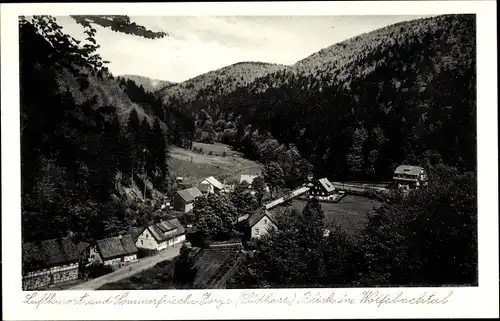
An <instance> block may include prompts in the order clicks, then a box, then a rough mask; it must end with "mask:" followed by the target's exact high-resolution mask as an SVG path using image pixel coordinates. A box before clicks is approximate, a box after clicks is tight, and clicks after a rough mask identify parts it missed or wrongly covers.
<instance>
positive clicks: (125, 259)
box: [123, 254, 137, 262]
mask: <svg viewBox="0 0 500 321" xmlns="http://www.w3.org/2000/svg"><path fill="white" fill-rule="evenodd" d="M135 260H137V254H131V255H126V256H124V257H123V262H132V261H135Z"/></svg>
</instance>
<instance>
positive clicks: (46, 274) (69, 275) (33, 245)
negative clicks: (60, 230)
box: [22, 238, 80, 290]
mask: <svg viewBox="0 0 500 321" xmlns="http://www.w3.org/2000/svg"><path fill="white" fill-rule="evenodd" d="M79 260H80V256H79V254H78V248H77V245H76V244H75V243H73V241H71V239H70V238H60V239H51V240H44V241H40V242H30V243H24V244H23V258H22V273H23V282H22V283H23V290H34V289H40V288H45V287H48V286H49V285H53V284H58V283H62V282H66V281H71V280H76V279H78V270H79Z"/></svg>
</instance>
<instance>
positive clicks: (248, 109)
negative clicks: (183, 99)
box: [191, 15, 476, 179]
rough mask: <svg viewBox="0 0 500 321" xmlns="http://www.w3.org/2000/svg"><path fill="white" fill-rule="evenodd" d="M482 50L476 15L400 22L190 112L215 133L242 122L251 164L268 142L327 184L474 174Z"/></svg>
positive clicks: (202, 98) (206, 98) (242, 144)
mask: <svg viewBox="0 0 500 321" xmlns="http://www.w3.org/2000/svg"><path fill="white" fill-rule="evenodd" d="M475 48H476V45H475V16H474V15H444V16H437V17H432V18H426V19H419V20H415V21H408V22H402V23H398V24H395V25H392V26H388V27H386V28H383V29H380V30H376V31H373V32H371V33H367V34H364V35H360V36H358V37H355V38H352V39H349V40H347V41H344V42H342V43H339V44H336V45H333V46H331V47H329V48H326V49H324V50H321V51H320V52H318V53H316V54H313V55H311V56H310V57H307V58H306V59H304V60H301V61H299V62H298V63H297V64H295V65H293V66H291V67H288V68H284V69H280V70H278V71H276V72H274V73H268V74H266V75H265V76H263V77H261V78H258V79H256V80H255V81H254V82H252V83H250V84H248V85H247V86H245V87H240V88H237V89H236V90H235V91H234V92H231V93H229V94H226V95H219V96H217V97H213V96H212V95H203V94H200V95H199V98H198V100H197V101H194V102H192V103H191V106H193V107H196V108H197V110H202V113H201V114H202V115H205V114H208V115H209V116H210V117H211V121H212V122H213V123H216V122H217V121H219V120H220V119H222V120H224V121H228V119H237V122H238V123H237V124H236V126H237V127H238V128H239V130H238V134H237V135H234V136H233V137H232V139H233V144H235V145H236V146H238V147H239V148H240V149H242V150H247V151H248V154H249V155H251V154H252V153H254V154H255V149H256V147H255V146H256V145H258V144H259V141H263V140H265V138H264V137H265V135H263V133H266V132H267V133H268V134H270V135H271V136H272V137H274V138H277V139H278V140H279V141H280V142H282V143H285V144H293V145H296V146H297V147H298V149H299V151H300V153H301V154H302V155H304V156H306V157H307V158H308V159H309V160H310V161H311V162H312V163H313V164H314V166H315V169H316V171H317V172H318V173H321V174H322V175H329V176H334V177H339V178H340V177H346V176H352V177H365V178H366V177H372V178H382V179H389V178H390V175H391V172H392V171H393V170H394V168H395V166H397V164H400V163H412V164H414V163H422V162H424V159H427V160H429V159H432V160H433V161H437V160H440V161H444V162H445V163H447V164H450V165H454V166H458V167H460V168H463V169H471V168H475V164H476V152H475V146H476V145H475V144H476V139H475V132H476V127H475V126H476V123H475V115H476V98H475V97H476V58H475V50H476V49H475ZM209 91H210V90H209ZM203 118H207V117H206V116H203ZM205 127H207V126H205ZM257 130H258V133H259V135H256V131H257ZM266 135H267V134H266ZM250 137H253V138H252V139H256V140H257V141H252V139H250ZM252 150H253V152H252ZM254 156H255V157H258V155H254Z"/></svg>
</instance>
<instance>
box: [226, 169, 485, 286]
mask: <svg viewBox="0 0 500 321" xmlns="http://www.w3.org/2000/svg"><path fill="white" fill-rule="evenodd" d="M431 173H432V176H433V177H434V179H433V180H432V181H431V182H430V185H429V186H428V187H427V188H422V189H420V190H416V191H412V192H411V193H410V194H403V193H395V194H393V195H392V196H391V197H388V198H387V199H386V200H385V204H384V205H383V206H382V207H381V208H379V209H378V210H376V211H375V212H373V213H371V214H370V215H369V221H368V223H367V225H366V227H365V229H364V230H363V232H362V235H361V238H360V239H354V238H352V237H350V236H349V235H347V234H346V233H345V232H344V231H343V230H342V229H341V228H339V227H335V226H333V227H330V228H329V229H328V231H329V234H328V235H327V236H325V235H324V234H323V232H324V230H325V228H326V227H325V226H324V223H323V217H322V216H323V214H322V211H321V207H320V206H319V204H317V202H316V203H314V202H308V204H307V205H306V207H305V208H304V209H303V211H302V212H301V213H300V212H297V211H296V210H295V209H291V210H288V211H285V212H284V213H283V214H282V215H280V216H278V218H277V219H278V222H279V231H274V232H272V233H270V234H269V235H267V236H264V237H262V238H261V239H259V240H256V241H255V242H256V245H255V247H256V248H255V253H253V254H252V255H251V256H249V257H248V258H247V260H246V261H245V263H244V264H243V267H242V268H240V270H239V271H238V272H237V274H236V276H235V277H234V278H233V279H232V280H231V282H230V283H229V284H230V286H231V287H236V288H247V287H308V286H309V287H346V286H360V287H373V286H396V285H401V286H416V285H418V286H439V285H474V284H477V277H478V274H477V273H478V272H477V259H478V256H477V196H476V195H477V190H476V186H477V185H476V175H475V174H474V173H472V172H467V173H463V174H457V173H456V170H455V169H453V168H450V167H446V166H445V165H442V164H438V165H436V166H435V167H434V168H433V169H431ZM451 173H455V174H451ZM450 174H451V175H452V176H450ZM450 177H451V178H450Z"/></svg>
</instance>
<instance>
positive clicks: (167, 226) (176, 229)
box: [148, 218, 186, 242]
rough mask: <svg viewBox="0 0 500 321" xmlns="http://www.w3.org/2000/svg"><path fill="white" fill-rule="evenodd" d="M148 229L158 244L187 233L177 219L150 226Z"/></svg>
mask: <svg viewBox="0 0 500 321" xmlns="http://www.w3.org/2000/svg"><path fill="white" fill-rule="evenodd" d="M148 229H149V231H151V235H153V237H154V238H155V240H156V241H157V242H164V241H166V240H169V239H171V238H174V237H176V236H179V235H182V234H184V233H185V232H186V229H185V228H184V226H183V225H182V224H181V222H180V221H179V219H177V218H174V219H171V220H168V221H161V222H159V223H156V224H152V225H150V226H148Z"/></svg>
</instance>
